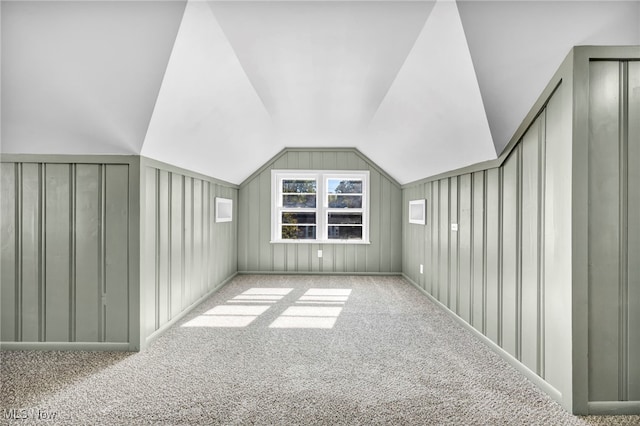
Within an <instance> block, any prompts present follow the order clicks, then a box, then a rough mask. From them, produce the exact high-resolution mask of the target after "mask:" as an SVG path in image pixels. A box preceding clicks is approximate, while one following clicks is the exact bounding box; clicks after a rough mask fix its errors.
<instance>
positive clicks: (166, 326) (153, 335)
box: [141, 272, 238, 349]
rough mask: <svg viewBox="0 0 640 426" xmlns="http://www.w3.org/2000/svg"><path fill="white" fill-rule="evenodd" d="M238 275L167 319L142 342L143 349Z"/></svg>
mask: <svg viewBox="0 0 640 426" xmlns="http://www.w3.org/2000/svg"><path fill="white" fill-rule="evenodd" d="M237 275H238V273H237V272H236V273H234V274H232V275H231V276H229V277H228V278H227V279H225V280H224V281H222V282H221V283H220V284H218V285H217V286H215V287H214V288H213V289H211V290H209V291H208V292H207V293H205V294H204V295H203V296H201V297H200V298H199V299H198V300H196V301H195V302H193V303H192V304H191V305H190V306H188V307H186V308H185V309H183V310H182V312H180V313H179V314H178V315H176V316H175V317H174V318H171V319H170V320H169V321H167V322H166V323H165V324H163V325H162V327H160V328H159V329H157V330H156V331H154V332H153V333H151V334H150V335H149V336H147V338H146V339H145V341H144V342H141V343H142V344H141V349H144V348H146V347H147V346H149V345H150V344H151V343H153V341H155V340H156V339H157V338H158V337H160V336H161V335H162V334H164V332H165V331H167V330H168V329H169V328H171V327H172V326H173V325H174V324H176V323H177V322H178V321H180V320H181V319H182V318H184V317H185V316H186V315H187V314H189V313H190V312H191V311H193V310H194V309H195V308H197V307H198V305H200V304H201V303H202V302H204V301H205V300H207V299H208V298H209V297H210V296H211V295H213V294H214V293H215V292H217V291H218V290H220V289H221V288H222V287H224V286H225V285H227V284H229V282H230V281H231V280H233V279H234V278H235V277H236V276H237Z"/></svg>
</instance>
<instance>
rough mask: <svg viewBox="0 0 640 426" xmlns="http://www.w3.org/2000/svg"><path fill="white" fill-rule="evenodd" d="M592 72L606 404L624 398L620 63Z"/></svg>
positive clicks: (594, 275) (592, 325) (599, 379)
mask: <svg viewBox="0 0 640 426" xmlns="http://www.w3.org/2000/svg"><path fill="white" fill-rule="evenodd" d="M589 71H590V72H589V79H590V87H589V130H590V131H589V182H588V186H589V245H588V247H589V265H590V268H589V357H588V360H589V370H590V374H589V398H590V400H591V401H607V400H618V398H619V397H620V390H621V387H622V384H621V380H620V379H621V377H622V375H621V372H620V370H621V366H622V364H621V362H620V361H621V358H622V356H621V351H622V348H623V347H624V342H622V341H621V340H622V339H621V338H622V336H621V332H620V331H621V310H620V301H621V289H622V280H621V278H622V276H621V266H620V263H621V262H620V258H621V247H622V243H621V240H622V239H621V234H622V233H623V231H622V229H621V225H622V224H621V222H620V219H621V218H622V216H623V213H622V212H621V210H622V205H621V201H622V199H621V191H622V188H621V187H622V185H621V179H620V178H621V173H622V172H621V167H620V166H621V164H620V158H621V152H620V151H621V149H620V148H621V139H623V138H622V137H621V135H620V121H621V116H620V112H621V111H620V102H621V96H620V85H621V81H620V74H621V73H620V64H619V63H618V62H617V61H601V62H600V61H598V62H591V64H590V70H589ZM613 312H615V315H612V313H613ZM612 348H616V350H615V351H613V350H611V349H612Z"/></svg>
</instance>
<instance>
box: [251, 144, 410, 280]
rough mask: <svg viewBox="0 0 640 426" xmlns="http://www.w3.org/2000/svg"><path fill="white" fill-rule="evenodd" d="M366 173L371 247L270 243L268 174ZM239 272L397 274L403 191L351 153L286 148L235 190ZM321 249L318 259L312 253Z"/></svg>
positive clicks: (370, 164) (351, 151) (359, 155)
mask: <svg viewBox="0 0 640 426" xmlns="http://www.w3.org/2000/svg"><path fill="white" fill-rule="evenodd" d="M280 169H295V170H369V172H370V181H369V186H370V208H371V210H370V216H369V227H370V231H369V237H370V241H371V244H367V245H365V244H360V245H356V244H313V243H311V244H306V243H293V244H287V243H274V244H272V243H271V170H280ZM238 199H239V203H238V210H239V212H240V215H239V220H238V226H239V228H238V270H239V271H241V272H266V273H272V272H281V273H400V272H401V271H402V261H403V258H402V234H401V233H402V217H403V214H404V212H403V207H402V191H401V189H400V186H399V185H398V184H397V183H396V182H395V181H393V179H391V178H390V177H389V176H387V175H386V174H385V173H384V172H382V171H381V170H380V169H379V168H378V167H377V166H376V165H375V164H373V163H371V162H370V160H368V159H366V158H365V157H364V156H362V155H361V154H360V153H359V152H357V151H356V150H353V149H336V150H333V149H286V150H284V151H283V152H282V153H280V154H279V155H277V156H276V157H274V158H273V159H272V160H270V161H269V162H268V163H267V164H265V166H264V167H262V168H261V169H260V170H258V171H257V172H256V173H255V174H254V175H253V176H251V177H250V178H248V179H247V180H246V181H245V182H244V183H242V185H241V186H240V190H239V196H238ZM320 249H321V250H322V251H323V255H322V257H321V258H318V256H317V250H320Z"/></svg>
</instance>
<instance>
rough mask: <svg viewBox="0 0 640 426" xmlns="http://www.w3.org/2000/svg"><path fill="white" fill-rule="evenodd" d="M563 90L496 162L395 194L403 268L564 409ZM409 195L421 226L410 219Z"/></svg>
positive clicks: (566, 219) (567, 90) (566, 115)
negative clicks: (420, 203)
mask: <svg viewBox="0 0 640 426" xmlns="http://www.w3.org/2000/svg"><path fill="white" fill-rule="evenodd" d="M568 64H569V62H567V63H566V64H565V67H568V66H569V65H568ZM558 81H559V79H558ZM551 89H554V87H551ZM547 96H548V95H547ZM571 96H572V90H571V83H570V80H569V81H564V82H563V83H562V84H560V85H559V86H558V87H557V88H555V91H554V92H553V96H551V97H550V98H548V102H547V103H543V104H542V105H543V107H542V109H541V110H539V111H538V112H539V114H535V115H533V116H532V121H531V124H530V126H529V127H528V129H527V130H526V132H524V133H523V134H522V136H521V137H520V138H519V139H518V141H517V143H516V144H515V145H514V146H513V148H512V149H511V148H510V151H507V153H506V154H505V155H504V156H503V157H501V159H500V160H499V162H498V164H499V166H497V167H495V166H494V167H490V168H486V169H483V168H480V167H479V168H476V169H475V170H470V171H469V172H465V173H460V174H458V175H455V174H453V175H450V176H447V177H444V178H441V179H434V180H425V181H420V182H416V183H414V184H409V185H405V186H404V187H403V188H404V189H403V201H402V204H403V211H404V213H403V253H404V258H403V273H404V275H405V276H406V277H407V278H408V279H410V280H411V281H413V282H414V283H415V284H416V285H417V286H418V287H420V288H422V289H423V290H424V291H425V292H426V293H428V294H429V295H431V296H432V297H433V298H434V299H435V300H437V301H438V302H440V303H441V304H442V305H443V306H444V307H445V308H447V309H449V310H450V311H451V312H452V313H453V314H455V315H456V316H457V317H459V319H461V320H462V321H463V322H465V323H466V324H468V325H469V326H470V327H472V328H473V329H475V330H476V331H477V332H478V333H479V334H481V335H482V336H484V337H485V338H486V340H487V341H490V342H492V345H493V346H494V348H496V350H497V351H498V352H500V353H502V354H503V355H504V356H505V358H507V359H509V360H511V361H512V363H514V364H515V365H516V366H518V367H519V369H520V370H521V371H523V372H525V373H526V374H527V375H528V376H529V377H530V378H532V379H533V380H534V381H535V382H536V383H538V385H540V386H541V387H542V388H543V389H544V390H545V391H546V392H547V393H549V394H550V395H551V396H553V397H554V398H555V399H556V400H558V401H559V402H561V403H562V404H563V405H564V406H565V407H566V408H567V409H569V410H571V408H572V377H571V362H572V360H571V357H572V348H571V333H572V331H571V324H572V318H571V283H572V276H571V212H572V209H571V155H572V152H571V146H572V138H571V128H572V127H571V126H572V121H571ZM416 199H426V200H427V201H426V204H427V221H426V224H425V225H424V226H423V225H416V224H410V223H409V222H408V217H407V215H408V205H409V201H411V200H416ZM451 224H457V226H458V230H457V231H455V230H452V227H451ZM421 264H422V265H424V273H423V274H421V273H420V265H421ZM498 348H499V349H498Z"/></svg>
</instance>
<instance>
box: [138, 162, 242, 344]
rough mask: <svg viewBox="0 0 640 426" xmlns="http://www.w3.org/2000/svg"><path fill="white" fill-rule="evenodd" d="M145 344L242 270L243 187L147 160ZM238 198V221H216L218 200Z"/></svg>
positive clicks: (144, 170) (235, 211)
mask: <svg viewBox="0 0 640 426" xmlns="http://www.w3.org/2000/svg"><path fill="white" fill-rule="evenodd" d="M142 173H143V174H144V179H143V181H142V185H141V186H142V192H143V194H142V205H143V211H142V214H141V216H142V221H143V223H142V226H143V230H142V235H143V238H142V240H143V241H142V259H141V262H142V289H141V292H142V293H141V294H142V295H143V297H142V301H141V305H142V306H141V315H142V318H143V319H142V324H141V333H142V340H143V344H146V343H148V342H150V341H151V340H152V339H153V338H155V337H156V336H157V335H159V334H160V332H162V331H163V330H165V329H166V328H167V327H168V326H170V325H171V324H173V323H174V322H175V321H176V320H177V319H179V318H181V317H182V316H183V315H184V314H185V313H186V312H188V311H189V310H190V309H191V308H192V307H194V306H195V305H196V304H197V303H199V302H200V301H202V300H203V299H204V298H205V297H207V296H208V295H209V294H211V293H212V292H213V291H215V290H216V289H218V288H219V287H220V286H221V285H223V284H224V283H225V282H227V281H228V280H229V279H230V278H231V277H233V276H234V275H235V274H236V273H237V264H238V263H237V242H236V240H237V229H238V228H237V222H238V220H237V219H238V209H237V202H238V190H237V188H235V187H234V186H233V185H230V184H225V183H223V182H220V181H216V180H214V179H209V178H207V177H205V176H200V175H195V174H192V173H190V172H188V171H186V170H182V169H179V168H176V167H172V166H168V165H165V164H162V163H159V162H155V161H152V160H149V159H143V167H142ZM216 197H222V198H229V199H231V200H233V220H232V221H231V222H220V223H216V222H215V198H216Z"/></svg>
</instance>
